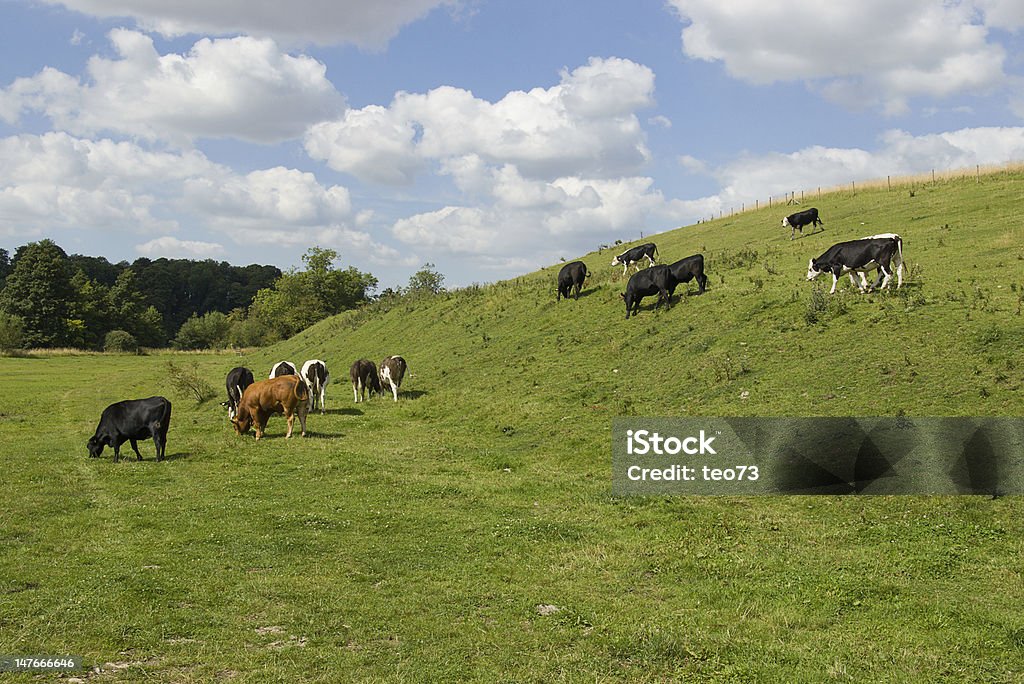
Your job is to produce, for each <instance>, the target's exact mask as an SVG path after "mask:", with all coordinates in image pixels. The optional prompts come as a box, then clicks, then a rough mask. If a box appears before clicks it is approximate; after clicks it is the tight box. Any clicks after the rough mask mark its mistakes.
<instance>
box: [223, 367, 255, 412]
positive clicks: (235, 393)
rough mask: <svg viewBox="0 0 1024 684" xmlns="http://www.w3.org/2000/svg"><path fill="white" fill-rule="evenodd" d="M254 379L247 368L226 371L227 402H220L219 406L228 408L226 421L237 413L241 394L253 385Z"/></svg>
mask: <svg viewBox="0 0 1024 684" xmlns="http://www.w3.org/2000/svg"><path fill="white" fill-rule="evenodd" d="M254 380H255V378H254V377H253V375H252V371H251V370H249V369H248V368H244V367H242V366H238V367H236V368H232V369H231V370H230V371H228V377H227V379H226V380H225V383H224V384H225V385H226V386H227V388H228V400H227V401H222V402H220V405H221V406H227V407H228V419H229V420H230V419H231V418H234V417H235V413H237V412H238V402H239V401H241V400H242V392H244V391H245V388H246V387H248V386H249V385H251V384H252V383H253V381H254Z"/></svg>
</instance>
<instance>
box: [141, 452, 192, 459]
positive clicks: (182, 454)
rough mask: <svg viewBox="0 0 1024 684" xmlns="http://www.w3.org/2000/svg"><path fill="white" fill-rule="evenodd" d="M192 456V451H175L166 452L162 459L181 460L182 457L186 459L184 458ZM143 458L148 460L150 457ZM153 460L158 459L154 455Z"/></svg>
mask: <svg viewBox="0 0 1024 684" xmlns="http://www.w3.org/2000/svg"><path fill="white" fill-rule="evenodd" d="M191 457H192V453H191V452H189V451H179V452H178V453H175V454H164V457H163V459H162V460H164V461H178V460H181V459H184V458H191ZM142 460H144V461H145V460H148V459H146V457H143V459H142ZM153 460H156V458H155V457H154V459H153Z"/></svg>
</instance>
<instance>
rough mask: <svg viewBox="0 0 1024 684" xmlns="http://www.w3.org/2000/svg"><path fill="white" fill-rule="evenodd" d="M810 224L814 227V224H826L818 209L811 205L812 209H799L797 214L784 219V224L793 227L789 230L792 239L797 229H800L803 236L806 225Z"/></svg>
mask: <svg viewBox="0 0 1024 684" xmlns="http://www.w3.org/2000/svg"><path fill="white" fill-rule="evenodd" d="M808 225H809V226H811V227H812V228H813V227H814V226H823V225H825V224H824V223H823V222H822V221H821V219H819V218H818V210H817V209H815V208H814V207H811V208H810V209H804V210H803V211H798V212H796V213H795V214H790V215H789V216H787V217H786V218H784V219H782V226H783V227H786V226H789V228H790V229H791V230H790V231H789V239H790V240H792V239H793V237H794V236H795V235H796V231H798V230H799V231H800V235H801V236H803V234H804V226H808Z"/></svg>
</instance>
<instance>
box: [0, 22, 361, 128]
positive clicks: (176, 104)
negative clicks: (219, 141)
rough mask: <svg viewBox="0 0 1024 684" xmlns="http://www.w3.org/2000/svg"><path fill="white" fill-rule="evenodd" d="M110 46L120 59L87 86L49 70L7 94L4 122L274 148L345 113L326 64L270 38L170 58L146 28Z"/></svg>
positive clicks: (1, 104)
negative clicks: (28, 118) (32, 114)
mask: <svg viewBox="0 0 1024 684" xmlns="http://www.w3.org/2000/svg"><path fill="white" fill-rule="evenodd" d="M110 41H111V43H112V44H113V47H114V49H115V51H116V52H117V55H118V58H116V59H107V58H104V57H100V56H93V57H92V58H91V59H90V60H89V63H88V67H87V73H88V79H87V80H86V81H85V82H82V81H80V80H79V79H77V78H75V77H73V76H70V75H68V74H65V73H63V72H61V71H58V70H56V69H52V68H46V69H44V70H42V71H41V72H40V73H38V74H36V75H35V76H32V77H27V78H19V79H17V80H15V81H14V82H13V83H12V84H11V85H9V86H8V87H7V88H4V89H3V90H0V118H2V119H3V120H5V121H7V122H8V123H14V122H15V121H16V120H17V118H18V116H19V115H20V113H21V112H23V111H25V110H29V111H39V112H42V113H44V114H45V115H46V116H48V117H49V118H50V119H51V120H52V121H53V124H54V126H55V127H57V128H59V129H62V130H66V131H69V132H71V133H74V134H76V135H94V134H97V133H105V132H114V133H119V134H124V135H129V136H133V137H138V138H142V139H146V140H166V141H170V142H173V143H175V144H178V145H188V144H190V143H191V141H192V140H193V139H195V138H200V137H206V138H226V137H234V138H240V139H243V140H249V141H254V142H263V143H269V142H276V141H281V140H286V139H290V138H297V137H299V136H301V135H302V134H303V132H304V131H305V130H306V128H307V127H308V126H309V125H310V124H312V123H314V122H316V121H321V120H324V119H327V118H329V117H334V116H337V114H338V113H339V112H340V111H342V110H343V109H344V98H343V97H342V96H341V95H340V94H339V93H338V92H337V90H335V88H334V86H333V85H332V84H331V83H330V81H328V80H327V76H326V67H325V66H324V65H323V64H321V63H320V62H318V61H316V60H314V59H312V58H311V57H307V56H297V57H296V56H291V55H288V54H285V53H282V52H281V51H280V50H279V49H278V47H277V46H276V45H275V43H274V42H273V41H272V40H269V39H255V38H249V37H244V36H243V37H238V38H232V39H220V40H209V39H203V40H200V41H198V42H197V43H195V45H193V47H192V49H191V50H190V51H189V52H188V53H187V54H184V55H179V54H167V55H160V54H158V53H157V51H156V49H155V47H154V45H153V41H152V39H151V38H149V37H148V36H145V35H143V34H141V33H138V32H136V31H128V30H125V29H116V30H114V31H111V32H110Z"/></svg>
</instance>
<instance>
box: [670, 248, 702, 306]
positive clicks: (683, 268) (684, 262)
mask: <svg viewBox="0 0 1024 684" xmlns="http://www.w3.org/2000/svg"><path fill="white" fill-rule="evenodd" d="M668 269H669V271H671V273H672V280H673V281H674V282H672V283H670V284H669V286H668V294H669V296H672V295H674V294H675V292H676V285H678V284H679V283H688V282H690V281H691V280H696V281H697V287H698V290H697V294H704V290H705V289H707V286H708V277H707V276H706V275H704V255H703V254H694V255H693V256H688V257H686V258H685V259H680V260H679V261H677V262H675V263H674V264H670V265H669V267H668Z"/></svg>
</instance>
